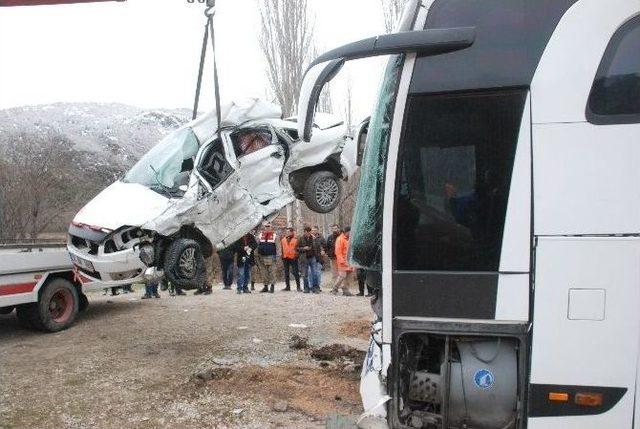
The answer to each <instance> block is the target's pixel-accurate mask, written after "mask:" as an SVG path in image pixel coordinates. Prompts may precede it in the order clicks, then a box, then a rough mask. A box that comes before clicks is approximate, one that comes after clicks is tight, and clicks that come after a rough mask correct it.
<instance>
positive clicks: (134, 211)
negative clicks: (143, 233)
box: [73, 181, 170, 230]
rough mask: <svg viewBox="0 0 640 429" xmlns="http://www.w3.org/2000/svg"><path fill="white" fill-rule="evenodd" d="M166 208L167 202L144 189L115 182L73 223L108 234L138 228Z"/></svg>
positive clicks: (86, 207)
mask: <svg viewBox="0 0 640 429" xmlns="http://www.w3.org/2000/svg"><path fill="white" fill-rule="evenodd" d="M169 204H170V200H169V199H168V198H166V197H164V196H162V195H160V194H158V193H157V192H154V191H152V190H151V189H149V188H147V187H145V186H142V185H138V184H135V183H124V182H120V181H118V182H115V183H113V184H111V185H110V186H109V187H107V188H106V189H105V190H103V191H102V192H100V193H99V194H98V195H97V196H96V197H95V198H94V199H92V200H91V201H90V202H89V203H88V204H87V205H86V206H84V207H83V208H82V210H80V211H79V212H78V214H77V215H76V217H75V218H74V219H73V221H74V222H76V223H81V224H84V225H91V226H96V227H100V228H108V229H111V230H116V229H118V228H120V227H122V226H142V225H144V224H145V223H147V222H149V221H151V220H153V219H155V218H156V217H158V216H160V215H161V214H162V213H164V212H165V211H166V210H167V208H168V207H169Z"/></svg>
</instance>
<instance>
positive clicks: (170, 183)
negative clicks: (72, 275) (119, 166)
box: [68, 100, 355, 289]
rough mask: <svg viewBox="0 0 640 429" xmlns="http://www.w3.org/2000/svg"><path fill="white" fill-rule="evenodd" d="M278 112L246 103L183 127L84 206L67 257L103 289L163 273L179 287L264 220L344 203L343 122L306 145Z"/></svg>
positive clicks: (350, 167) (347, 168)
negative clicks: (293, 209)
mask: <svg viewBox="0 0 640 429" xmlns="http://www.w3.org/2000/svg"><path fill="white" fill-rule="evenodd" d="M280 116H281V114H280V108H279V107H278V106H275V105H273V104H271V103H266V102H261V101H258V100H247V101H244V102H240V103H234V104H230V105H226V106H224V107H223V108H222V109H221V115H220V117H221V122H222V123H221V125H220V126H218V123H217V119H216V118H217V115H216V114H215V113H210V114H208V115H205V116H203V117H202V118H200V119H197V120H196V121H194V122H192V123H190V124H188V125H186V126H184V127H182V128H180V129H179V130H177V131H175V132H173V133H172V134H170V135H169V136H167V137H166V138H165V139H164V140H163V141H161V142H160V143H159V144H158V145H156V146H155V147H154V148H153V149H151V150H150V151H149V152H148V153H147V154H146V155H145V156H144V157H143V158H142V159H141V160H140V161H139V162H138V163H137V164H136V165H135V166H134V167H133V168H132V169H131V170H130V171H129V172H128V173H127V174H126V175H125V176H124V177H123V178H122V179H121V180H118V181H117V182H115V183H113V184H112V185H111V186H109V187H108V188H106V189H105V190H104V191H102V192H101V193H100V194H99V195H98V196H96V197H95V198H94V199H93V200H92V201H91V202H89V203H88V204H87V205H86V206H85V207H84V208H83V209H82V210H81V211H80V212H79V213H78V214H77V215H76V217H75V219H74V221H73V223H72V225H71V226H70V228H69V243H68V248H69V252H70V254H71V257H72V260H73V261H74V263H75V264H76V266H77V267H78V269H80V270H81V271H82V272H83V273H84V274H85V275H87V276H89V277H91V278H93V279H95V280H99V281H102V282H103V283H105V284H108V285H121V284H128V283H132V282H135V281H137V280H140V279H142V278H143V277H144V272H145V271H146V269H147V268H149V267H155V268H157V269H160V270H164V271H165V273H166V274H167V276H168V277H169V279H170V280H171V281H172V282H173V283H174V284H177V285H180V286H181V287H183V288H184V289H191V288H197V287H200V286H201V285H202V284H203V283H204V281H205V279H206V267H207V266H209V265H210V264H208V263H206V262H205V260H206V259H207V258H209V257H211V256H212V255H213V253H214V251H215V249H220V248H226V247H228V246H230V245H231V244H233V243H234V242H235V241H236V240H238V239H240V238H241V237H242V236H243V235H245V234H246V233H248V232H249V231H250V230H251V229H253V228H255V227H256V226H257V225H258V224H259V223H260V222H261V221H262V220H263V219H267V218H269V217H270V216H273V215H275V214H276V213H277V212H278V210H280V209H281V208H283V207H284V206H286V205H287V204H289V203H291V202H292V201H294V200H295V199H296V198H300V199H303V200H304V201H305V202H306V203H307V205H308V206H309V207H310V208H311V209H313V210H315V211H318V212H327V211H331V210H333V209H334V208H335V207H336V205H337V204H338V203H339V201H340V196H341V190H342V183H341V182H342V181H346V180H348V179H349V177H350V176H351V175H352V174H353V173H354V169H355V160H353V161H352V160H350V158H351V157H354V156H355V151H354V150H353V149H351V148H350V146H351V145H352V144H353V141H352V139H351V138H349V137H347V136H345V129H344V126H343V125H342V123H340V122H337V121H336V122H334V125H333V126H331V127H328V128H325V129H320V128H318V133H317V137H316V138H315V139H314V140H313V141H312V142H301V141H299V140H297V138H296V134H295V133H296V124H295V122H293V121H286V120H282V119H280Z"/></svg>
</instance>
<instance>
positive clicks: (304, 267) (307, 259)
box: [298, 226, 320, 293]
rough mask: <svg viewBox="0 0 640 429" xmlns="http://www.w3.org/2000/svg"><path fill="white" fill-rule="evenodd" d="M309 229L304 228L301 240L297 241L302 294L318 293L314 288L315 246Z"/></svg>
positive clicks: (307, 227) (317, 289)
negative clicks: (302, 282) (302, 285)
mask: <svg viewBox="0 0 640 429" xmlns="http://www.w3.org/2000/svg"><path fill="white" fill-rule="evenodd" d="M313 241H314V240H313V235H312V234H311V227H310V226H305V227H304V233H303V234H302V238H300V240H298V253H299V254H300V271H302V277H303V279H304V293H309V292H313V293H320V290H319V288H315V287H314V286H315V283H316V282H315V272H316V271H315V269H314V268H315V267H316V249H317V248H316V246H314V243H313Z"/></svg>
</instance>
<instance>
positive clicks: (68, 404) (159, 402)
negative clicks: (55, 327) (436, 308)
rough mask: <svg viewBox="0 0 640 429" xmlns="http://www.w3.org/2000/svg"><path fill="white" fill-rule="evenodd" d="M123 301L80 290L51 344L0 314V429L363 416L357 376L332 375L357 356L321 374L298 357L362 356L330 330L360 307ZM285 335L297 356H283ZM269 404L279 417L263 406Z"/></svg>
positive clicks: (263, 427) (283, 428) (235, 426)
mask: <svg viewBox="0 0 640 429" xmlns="http://www.w3.org/2000/svg"><path fill="white" fill-rule="evenodd" d="M277 286H279V285H276V287H277ZM281 286H282V287H284V285H283V284H281ZM136 296H140V291H138V295H136ZM130 298H131V295H124V296H117V297H115V298H112V297H108V296H102V295H101V294H90V296H89V301H90V303H91V304H90V305H89V308H88V309H87V311H85V312H83V313H82V314H81V315H79V318H78V323H77V324H76V325H75V326H73V328H71V329H68V330H66V331H63V332H60V333H57V334H56V335H54V336H47V335H40V334H37V333H33V332H29V331H25V330H23V329H21V328H20V326H19V325H18V322H17V321H16V319H15V316H14V315H11V316H2V315H0V322H1V323H0V344H2V346H0V362H2V365H0V380H2V381H3V382H0V427H5V426H6V427H15V428H23V427H24V428H30V427H34V428H39V429H53V428H61V427H62V428H76V427H78V428H79V427H99V428H101V429H120V428H123V427H131V428H134V427H135V428H137V429H172V428H180V429H202V428H205V427H206V428H220V429H275V428H278V429H325V422H326V419H327V417H329V416H331V415H346V416H351V415H359V414H360V413H362V411H363V410H362V404H361V402H360V394H359V391H358V387H359V375H357V374H349V373H346V372H344V371H343V366H344V365H345V362H347V361H351V362H352V363H354V365H357V364H360V363H361V362H363V359H360V358H358V359H357V360H356V359H346V360H345V359H338V360H333V361H327V367H326V368H322V367H320V366H319V365H318V363H319V362H318V361H316V360H314V359H312V358H310V356H309V353H310V352H311V351H312V349H313V347H315V345H327V344H333V343H343V344H347V345H351V346H352V347H355V348H358V349H362V350H366V348H367V346H368V341H367V340H366V339H364V338H355V337H350V336H346V335H342V334H340V333H339V332H338V328H339V326H342V325H343V324H346V323H349V321H353V320H359V319H371V317H373V315H372V314H371V308H370V305H369V303H368V302H367V300H364V299H363V300H356V299H344V300H342V299H334V298H333V297H330V296H328V295H327V294H325V295H323V294H318V295H311V294H310V295H308V296H307V295H305V296H302V294H284V293H283V294H276V295H275V296H274V297H273V300H274V302H275V303H277V304H274V305H272V306H270V307H269V309H268V310H265V301H264V298H265V297H264V296H259V295H257V294H256V295H242V296H240V295H237V294H229V293H228V291H223V290H221V287H219V288H214V290H213V296H209V297H206V296H193V295H189V296H185V297H183V298H181V299H172V298H169V297H168V296H167V294H163V296H162V298H163V299H161V300H155V301H141V300H140V299H137V300H135V301H130ZM107 301H112V303H111V304H107ZM185 309H188V310H189V311H188V312H184V310H185ZM283 320H284V321H286V322H283ZM159 321H161V322H159ZM292 321H293V322H296V323H298V322H304V323H306V325H308V326H310V327H313V329H306V330H301V328H296V327H289V326H288V325H289V323H290V322H292ZM239 327H241V328H243V329H238V328H239ZM296 333H297V334H298V335H299V336H301V337H307V338H308V344H309V347H308V348H307V349H303V350H292V349H291V348H290V343H289V340H290V339H291V337H292V335H293V334H296ZM254 338H257V339H260V340H262V342H261V343H254V342H253V339H254ZM77 350H82V353H77ZM43 361H47V362H48V361H55V362H56V365H57V367H56V370H55V377H49V376H47V374H45V373H42V372H38V371H33V368H34V367H37V366H38V365H39V364H41V363H42V362H43ZM114 362H116V363H115V364H114ZM114 365H115V366H114ZM347 365H348V364H347ZM123 386H126V387H127V388H126V389H125V388H123ZM52 392H53V394H52ZM336 396H338V397H340V398H342V399H341V400H337V399H336ZM277 401H286V402H287V411H286V412H277V411H274V410H273V409H272V407H273V405H274V403H275V402H277ZM51 410H54V411H53V412H52V411H51ZM238 410H242V412H239V411H238Z"/></svg>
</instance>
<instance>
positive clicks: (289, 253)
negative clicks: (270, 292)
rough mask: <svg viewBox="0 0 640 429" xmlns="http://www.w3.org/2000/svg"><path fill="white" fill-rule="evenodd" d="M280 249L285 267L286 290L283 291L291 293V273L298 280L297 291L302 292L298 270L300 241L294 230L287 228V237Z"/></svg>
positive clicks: (284, 238) (281, 243)
mask: <svg viewBox="0 0 640 429" xmlns="http://www.w3.org/2000/svg"><path fill="white" fill-rule="evenodd" d="M280 247H281V250H282V265H283V266H284V283H285V285H286V286H285V288H284V289H282V290H283V291H287V292H288V291H290V290H291V284H290V283H289V273H290V272H291V273H293V278H294V279H296V290H297V291H298V292H300V291H301V290H302V289H300V271H299V270H298V249H297V247H298V239H297V238H296V235H295V233H294V229H293V228H287V235H286V236H284V237H283V238H282V240H280Z"/></svg>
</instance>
